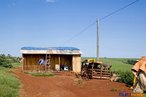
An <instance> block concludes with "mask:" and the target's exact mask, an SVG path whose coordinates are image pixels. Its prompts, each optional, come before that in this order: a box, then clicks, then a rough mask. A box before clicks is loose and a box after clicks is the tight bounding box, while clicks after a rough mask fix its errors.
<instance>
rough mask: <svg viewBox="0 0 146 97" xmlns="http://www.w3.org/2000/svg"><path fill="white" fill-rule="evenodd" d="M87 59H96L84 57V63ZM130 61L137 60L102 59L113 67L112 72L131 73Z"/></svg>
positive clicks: (101, 59)
mask: <svg viewBox="0 0 146 97" xmlns="http://www.w3.org/2000/svg"><path fill="white" fill-rule="evenodd" d="M85 59H94V57H83V58H82V61H83V60H85ZM128 60H137V59H136V58H100V61H102V62H103V63H105V64H111V65H112V68H111V69H112V71H122V72H124V71H131V68H132V66H133V65H132V64H128V63H127V61H128Z"/></svg>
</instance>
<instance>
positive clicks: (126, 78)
mask: <svg viewBox="0 0 146 97" xmlns="http://www.w3.org/2000/svg"><path fill="white" fill-rule="evenodd" d="M118 74H119V76H120V77H121V79H120V80H119V82H123V83H125V84H127V85H128V86H132V85H133V78H134V75H133V74H132V72H131V71H125V72H121V71H120V72H118Z"/></svg>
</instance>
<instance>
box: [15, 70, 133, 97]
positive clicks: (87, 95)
mask: <svg viewBox="0 0 146 97" xmlns="http://www.w3.org/2000/svg"><path fill="white" fill-rule="evenodd" d="M14 73H15V75H16V76H17V77H18V78H19V79H20V81H21V83H22V86H21V91H20V94H21V97H120V93H131V92H132V90H130V89H129V88H128V87H126V86H125V84H123V83H117V82H110V81H109V80H103V79H91V80H88V81H84V80H79V79H77V78H76V77H75V76H74V74H72V73H70V72H68V73H57V74H56V75H55V76H53V77H34V76H31V75H29V74H26V73H23V72H22V71H21V69H16V70H14Z"/></svg>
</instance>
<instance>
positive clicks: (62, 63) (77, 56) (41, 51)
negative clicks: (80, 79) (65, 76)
mask: <svg viewBox="0 0 146 97" xmlns="http://www.w3.org/2000/svg"><path fill="white" fill-rule="evenodd" d="M20 52H21V53H22V65H23V67H22V69H23V71H30V70H31V71H33V70H39V71H48V70H57V71H73V72H80V71H81V51H80V50H79V49H78V48H75V47H44V48H42V47H22V48H21V50H20ZM40 59H41V60H43V61H42V62H41V64H40Z"/></svg>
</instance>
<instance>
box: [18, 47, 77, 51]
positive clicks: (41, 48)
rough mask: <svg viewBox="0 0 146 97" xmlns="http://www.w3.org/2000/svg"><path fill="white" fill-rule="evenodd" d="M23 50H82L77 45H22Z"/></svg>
mask: <svg viewBox="0 0 146 97" xmlns="http://www.w3.org/2000/svg"><path fill="white" fill-rule="evenodd" d="M21 50H80V49H78V48H75V47H22V48H21Z"/></svg>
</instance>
